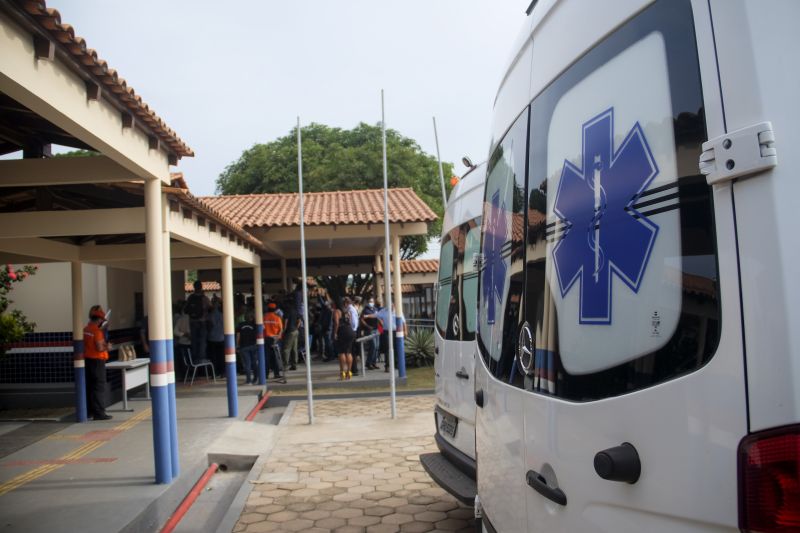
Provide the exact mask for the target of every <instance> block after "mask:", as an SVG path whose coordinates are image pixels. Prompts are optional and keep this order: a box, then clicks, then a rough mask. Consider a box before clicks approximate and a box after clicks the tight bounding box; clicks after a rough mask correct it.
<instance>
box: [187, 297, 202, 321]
mask: <svg viewBox="0 0 800 533" xmlns="http://www.w3.org/2000/svg"><path fill="white" fill-rule="evenodd" d="M186 314H187V315H189V318H191V319H192V320H197V319H200V318H203V297H202V296H200V295H199V294H191V295H189V298H187V300H186Z"/></svg>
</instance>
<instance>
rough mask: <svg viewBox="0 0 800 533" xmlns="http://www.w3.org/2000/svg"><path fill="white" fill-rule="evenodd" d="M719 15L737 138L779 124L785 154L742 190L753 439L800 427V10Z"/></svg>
mask: <svg viewBox="0 0 800 533" xmlns="http://www.w3.org/2000/svg"><path fill="white" fill-rule="evenodd" d="M765 8H766V9H765ZM711 10H712V15H713V18H714V28H715V36H716V42H717V49H718V51H719V75H720V79H721V85H722V95H723V101H724V104H725V118H726V123H727V131H735V130H738V129H741V128H744V127H746V126H750V125H752V124H756V123H759V122H763V121H771V122H772V126H773V129H774V132H775V146H776V149H777V151H778V166H776V167H775V168H774V169H772V170H771V171H768V172H764V173H762V174H759V175H757V176H754V177H751V178H746V179H741V180H739V181H737V182H735V183H734V184H733V193H734V198H735V202H736V218H737V229H738V237H739V250H740V261H741V279H742V299H743V301H744V323H745V335H744V340H745V346H746V354H747V379H748V392H749V407H750V430H751V431H759V430H762V429H766V428H772V427H776V426H781V425H785V424H791V423H797V422H800V328H798V327H797V324H798V323H800V310H799V309H798V306H797V302H798V301H800V278H798V272H800V266H799V265H800V239H799V238H798V233H797V222H796V221H797V205H798V200H797V199H798V198H800V180H798V177H797V169H798V168H799V167H800V154H798V151H797V149H796V147H797V146H800V128H799V127H798V125H799V124H800V105H798V104H797V99H798V95H800V70H798V68H797V53H798V50H800V35H799V34H798V31H797V21H798V20H800V3H798V2H796V1H793V0H783V1H778V0H776V1H771V2H769V5H768V8H767V6H766V5H765V4H764V3H763V2H745V1H742V0H731V1H729V0H723V1H716V0H712V2H711ZM787 39H791V41H790V42H788V43H787ZM787 44H789V46H787ZM792 45H793V46H792ZM788 104H791V105H788ZM723 133H724V132H720V133H719V135H722V134H723Z"/></svg>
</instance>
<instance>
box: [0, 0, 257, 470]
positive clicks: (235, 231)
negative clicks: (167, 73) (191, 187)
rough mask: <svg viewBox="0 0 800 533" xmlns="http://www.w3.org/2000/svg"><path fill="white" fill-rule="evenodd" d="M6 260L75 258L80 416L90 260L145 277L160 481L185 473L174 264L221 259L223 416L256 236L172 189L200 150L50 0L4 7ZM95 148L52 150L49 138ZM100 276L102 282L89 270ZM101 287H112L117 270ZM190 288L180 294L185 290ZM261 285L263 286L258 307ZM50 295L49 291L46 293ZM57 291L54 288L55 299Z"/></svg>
mask: <svg viewBox="0 0 800 533" xmlns="http://www.w3.org/2000/svg"><path fill="white" fill-rule="evenodd" d="M0 28H2V31H0V49H2V50H3V53H2V54H0V106H1V107H2V110H3V113H2V114H0V152H2V153H3V154H6V153H14V152H21V155H22V158H21V159H11V160H2V161H0V187H2V191H3V194H2V201H0V260H2V261H4V262H8V263H20V262H47V261H58V262H68V263H69V264H70V273H71V277H70V279H71V284H70V291H69V292H68V293H67V294H65V295H63V296H64V299H56V300H53V301H52V303H54V304H56V305H62V304H63V303H66V302H71V309H70V308H68V307H66V306H65V307H64V308H61V309H60V311H61V313H63V314H69V313H71V315H72V341H73V342H72V344H73V352H74V365H73V366H74V382H75V399H76V416H77V419H78V421H80V422H83V421H86V420H87V408H86V396H85V385H84V384H85V379H86V378H85V370H84V356H83V352H84V347H83V326H84V324H85V322H86V316H87V310H88V308H89V307H90V306H91V305H92V304H95V303H98V302H97V301H88V302H84V301H83V296H84V290H83V285H84V282H85V276H84V273H83V267H84V265H85V264H94V265H113V267H114V268H115V269H116V270H118V271H138V272H145V273H146V282H145V287H144V291H143V299H144V302H145V304H146V314H147V318H148V334H149V345H150V366H149V381H150V386H151V391H152V432H153V456H154V462H155V478H156V481H157V482H158V483H169V482H170V481H171V480H172V479H173V478H175V477H177V476H178V473H179V472H180V466H179V465H180V455H179V449H178V427H177V418H176V401H175V372H174V361H173V349H172V337H173V334H172V309H171V307H172V302H171V297H170V296H171V294H172V287H171V285H172V276H171V272H172V270H173V269H179V270H183V269H186V268H196V266H194V265H197V264H198V263H202V264H204V265H211V264H212V263H213V264H214V265H215V266H217V267H218V268H219V269H220V270H221V272H222V289H223V292H224V294H225V296H226V297H225V298H224V300H223V302H224V308H223V315H224V329H225V344H226V366H227V369H226V370H227V372H228V375H229V376H231V377H232V378H233V379H228V380H227V381H228V415H229V416H231V417H235V416H236V415H237V413H238V397H237V392H236V379H235V375H236V363H235V352H234V339H233V337H234V335H233V334H234V316H233V267H234V265H236V266H240V267H248V268H249V269H250V270H251V273H252V276H253V279H260V278H261V272H260V268H261V257H260V253H261V252H262V251H263V247H262V245H261V243H260V242H259V241H258V240H256V239H255V238H253V237H252V236H251V235H249V234H248V233H247V232H246V231H244V230H243V229H242V228H240V227H239V226H238V225H236V224H235V223H232V222H230V221H229V220H227V219H226V218H225V217H223V216H220V215H219V214H218V213H216V212H215V211H214V210H213V209H210V208H208V206H206V205H205V204H203V203H202V202H200V201H198V200H197V199H195V198H194V197H192V196H191V195H190V194H188V192H186V191H185V190H183V189H181V188H177V187H172V183H171V176H170V172H169V167H170V165H176V164H177V163H178V161H179V159H180V158H181V157H186V156H192V155H193V152H192V150H191V149H190V148H189V147H188V146H187V145H186V144H185V143H184V142H183V141H182V140H181V139H180V138H179V137H178V136H177V135H176V134H175V132H174V131H173V130H171V129H170V128H169V127H168V126H167V125H166V123H165V122H164V121H163V120H162V119H161V118H159V117H158V116H157V115H156V114H155V113H154V112H153V111H152V110H151V109H150V107H149V106H148V105H147V104H146V103H145V102H143V101H142V99H141V98H140V97H139V96H137V95H136V93H135V92H134V90H133V89H132V88H131V87H130V86H129V85H128V84H127V82H126V81H125V80H124V79H123V78H122V77H120V76H119V74H118V73H117V72H116V71H114V70H113V69H111V68H110V67H109V66H108V64H107V63H106V62H105V61H103V60H102V59H99V58H98V56H97V53H96V52H95V51H94V50H92V49H90V48H88V47H87V45H86V42H85V41H84V40H83V39H82V38H81V37H79V36H76V35H75V32H74V29H73V28H72V27H71V26H69V25H67V24H62V22H61V18H60V15H59V13H58V12H57V11H55V10H53V9H48V8H47V7H46V5H45V3H44V2H43V1H36V2H31V1H16V0H15V1H10V2H3V3H2V4H0ZM54 144H56V145H62V146H68V147H73V148H79V149H89V150H92V151H93V153H94V155H92V156H89V157H75V158H52V157H50V155H51V146H52V145H54ZM90 281H92V282H97V280H90ZM104 281H105V283H103V282H102V281H100V282H98V283H97V284H98V286H101V285H102V286H103V287H102V290H100V291H98V292H97V293H95V294H97V297H98V299H103V296H105V297H106V301H105V302H103V303H105V306H106V307H108V301H107V298H108V293H109V292H110V291H109V288H110V287H112V283H113V280H104ZM182 288H183V287H182V284H181V286H180V287H179V290H182ZM260 288H261V285H260V284H259V283H256V284H255V293H256V296H257V298H256V306H257V316H259V317H260V316H261V310H260V303H261V298H260ZM43 296H44V295H43ZM49 296H50V297H51V298H52V297H53V295H49Z"/></svg>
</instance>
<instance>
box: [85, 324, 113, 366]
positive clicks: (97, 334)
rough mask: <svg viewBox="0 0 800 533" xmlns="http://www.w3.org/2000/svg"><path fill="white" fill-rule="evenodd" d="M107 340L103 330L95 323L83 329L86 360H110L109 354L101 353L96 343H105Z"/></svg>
mask: <svg viewBox="0 0 800 533" xmlns="http://www.w3.org/2000/svg"><path fill="white" fill-rule="evenodd" d="M104 340H106V337H105V335H104V334H103V330H102V329H100V326H98V325H97V324H95V323H94V322H89V323H88V324H87V325H86V327H85V328H83V356H84V357H85V358H86V359H102V360H103V361H107V360H108V352H101V351H98V349H97V344H95V343H96V342H103V341H104Z"/></svg>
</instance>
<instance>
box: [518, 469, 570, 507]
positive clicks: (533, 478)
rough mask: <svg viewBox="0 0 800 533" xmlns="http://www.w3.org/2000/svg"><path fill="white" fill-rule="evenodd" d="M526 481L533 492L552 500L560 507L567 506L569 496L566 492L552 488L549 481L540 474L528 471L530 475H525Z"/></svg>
mask: <svg viewBox="0 0 800 533" xmlns="http://www.w3.org/2000/svg"><path fill="white" fill-rule="evenodd" d="M525 480H526V481H527V482H528V485H529V486H530V487H531V488H532V489H533V490H535V491H536V492H538V493H539V494H541V495H542V496H544V497H545V498H547V499H548V500H552V501H554V502H556V503H557V504H558V505H567V495H566V494H564V491H563V490H561V489H559V488H558V487H551V486H550V485H548V484H547V480H546V479H545V478H544V476H543V475H541V474H540V473H539V472H536V471H535V470H528V473H527V474H526V475H525Z"/></svg>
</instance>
